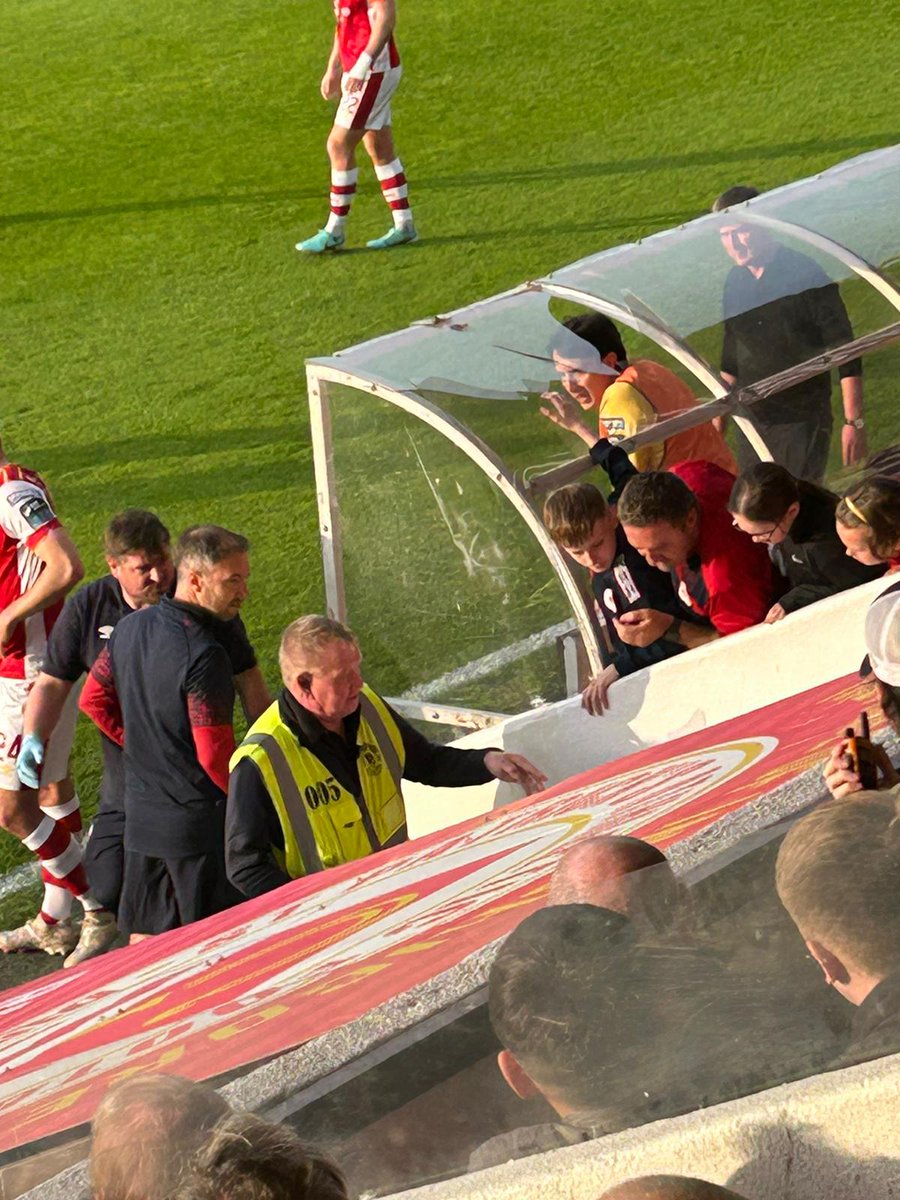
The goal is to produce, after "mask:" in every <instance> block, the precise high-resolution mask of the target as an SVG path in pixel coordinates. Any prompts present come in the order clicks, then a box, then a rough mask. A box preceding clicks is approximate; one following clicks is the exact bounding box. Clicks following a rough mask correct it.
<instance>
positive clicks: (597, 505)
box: [543, 439, 702, 716]
mask: <svg viewBox="0 0 900 1200" xmlns="http://www.w3.org/2000/svg"><path fill="white" fill-rule="evenodd" d="M592 457H593V458H594V461H595V462H597V463H598V465H601V466H603V468H604V470H605V471H606V472H607V474H608V475H609V478H610V482H611V483H612V485H613V487H614V489H616V490H615V491H614V492H613V494H612V496H611V497H610V501H611V502H612V505H613V506H611V504H610V503H607V501H606V500H605V499H604V497H603V494H602V493H601V492H600V490H599V489H598V488H596V487H594V485H593V484H591V483H571V484H568V485H567V486H566V487H562V488H559V489H558V490H557V491H555V492H553V493H552V494H551V495H550V496H549V497H548V498H547V502H546V503H545V505H544V514H543V516H544V524H545V525H546V526H547V530H548V532H549V533H550V536H551V537H552V538H553V540H554V541H555V542H556V544H557V545H558V546H561V547H562V548H563V549H564V550H565V552H566V553H567V554H568V555H569V557H570V558H572V559H574V561H575V562H577V563H578V564H579V565H580V566H583V567H587V568H588V570H589V571H590V572H591V587H592V590H593V593H594V603H595V605H596V608H597V611H598V614H599V615H600V617H601V618H602V620H603V622H604V623H605V625H606V629H607V632H608V634H609V638H610V641H611V643H612V657H611V661H610V663H609V665H608V666H607V667H606V668H605V669H604V670H603V671H601V672H600V674H599V675H597V676H596V677H595V678H594V679H592V680H591V681H590V683H589V684H588V685H587V687H586V688H585V689H584V692H583V693H582V697H581V703H582V705H583V707H584V708H585V709H587V711H588V712H589V713H591V714H592V715H594V716H601V715H602V713H603V710H604V709H605V708H608V707H609V697H608V692H609V688H610V685H611V684H613V683H615V681H616V680H617V679H620V678H621V677H622V676H623V675H629V674H631V673H632V672H634V671H639V670H640V669H641V667H649V666H650V665H651V664H652V663H656V662H661V661H662V660H663V659H664V658H671V657H672V655H673V654H680V653H681V651H682V650H684V649H685V647H684V646H683V645H682V644H680V643H679V642H677V641H674V640H672V639H671V637H670V636H669V635H670V634H671V632H672V631H671V630H667V631H666V634H664V635H663V636H662V637H661V638H658V639H657V640H656V641H655V642H651V643H650V644H649V645H646V646H637V645H633V644H629V643H628V642H626V641H625V640H624V639H623V637H622V630H623V629H625V632H626V637H627V636H628V631H627V625H628V622H627V620H626V621H623V620H622V618H623V615H624V614H626V613H633V612H637V611H638V610H642V609H654V610H656V611H658V612H666V613H671V614H672V615H673V616H674V617H675V621H674V622H673V625H672V630H677V629H678V627H679V624H680V623H681V622H685V621H686V622H690V623H702V622H699V620H698V618H697V617H696V616H695V615H694V614H692V613H691V612H690V610H689V609H687V608H685V606H684V605H683V604H681V602H680V601H679V599H678V597H677V596H676V594H675V591H674V588H673V586H672V577H671V576H670V574H669V573H668V572H667V571H659V570H657V569H656V568H655V567H651V566H650V564H649V563H647V562H646V561H645V560H644V559H643V558H642V557H641V555H640V554H639V553H638V552H637V550H635V549H634V548H633V547H632V546H631V545H630V544H629V543H628V540H627V539H626V537H625V534H624V532H623V530H622V527H621V525H620V524H619V521H618V518H617V516H616V511H615V507H614V501H615V500H616V499H617V498H618V489H619V488H620V487H621V486H623V485H624V484H625V483H626V482H627V480H628V479H629V478H630V477H631V476H632V475H634V474H636V472H635V470H634V467H633V466H632V465H631V463H630V461H629V459H628V456H627V455H626V454H625V452H624V450H619V449H618V447H616V446H612V445H610V443H609V441H608V440H607V439H601V440H600V442H598V443H597V444H596V446H595V447H594V448H593V452H592Z"/></svg>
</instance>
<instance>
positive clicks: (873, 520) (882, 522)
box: [835, 475, 900, 567]
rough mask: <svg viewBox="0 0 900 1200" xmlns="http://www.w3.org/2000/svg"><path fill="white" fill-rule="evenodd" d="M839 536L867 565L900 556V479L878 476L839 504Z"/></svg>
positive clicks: (863, 483) (868, 480)
mask: <svg viewBox="0 0 900 1200" xmlns="http://www.w3.org/2000/svg"><path fill="white" fill-rule="evenodd" d="M835 517H836V519H837V533H838V537H839V538H840V539H841V541H842V542H843V543H844V548H845V549H846V551H847V553H848V554H849V556H850V557H851V558H855V559H856V561H857V562H861V563H865V565H866V566H867V567H874V566H877V565H878V563H884V562H889V561H890V560H891V559H896V558H900V479H893V478H892V477H891V476H889V475H874V476H872V477H871V478H870V479H866V480H864V481H863V482H862V483H860V484H858V485H857V486H856V487H855V488H853V490H852V491H850V492H848V493H847V495H846V496H844V498H843V500H841V501H840V502H839V503H838V506H837V511H836V513H835Z"/></svg>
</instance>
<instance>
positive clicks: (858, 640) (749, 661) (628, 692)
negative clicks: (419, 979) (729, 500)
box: [403, 579, 888, 837]
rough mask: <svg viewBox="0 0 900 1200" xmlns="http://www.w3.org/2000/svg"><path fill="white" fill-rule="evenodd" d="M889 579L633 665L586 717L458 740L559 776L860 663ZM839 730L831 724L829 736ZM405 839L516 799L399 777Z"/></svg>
mask: <svg viewBox="0 0 900 1200" xmlns="http://www.w3.org/2000/svg"><path fill="white" fill-rule="evenodd" d="M887 586H888V583H887V582H886V581H885V580H884V579H879V580H876V581H875V582H873V583H870V584H864V585H863V586H862V587H859V588H854V589H853V590H852V591H849V592H842V593H840V594H839V595H837V596H832V597H830V598H829V599H828V600H822V601H819V603H817V604H813V605H811V606H810V607H809V608H805V609H801V610H800V612H797V613H794V614H792V615H791V616H789V617H786V618H785V619H784V620H783V621H779V622H777V623H776V624H774V625H757V626H754V627H753V628H752V629H747V630H745V631H744V632H742V633H736V634H732V635H731V636H730V637H727V638H723V639H721V640H719V641H715V642H710V643H709V644H707V645H706V646H702V647H700V648H699V649H697V650H690V651H687V652H686V653H684V654H681V655H678V656H677V657H676V658H672V659H669V660H668V661H667V662H663V663H658V664H657V665H656V666H654V667H651V668H647V669H645V670H643V671H638V672H637V673H636V674H634V675H629V676H627V677H626V678H625V679H622V680H620V681H619V682H618V683H616V684H614V685H613V688H612V690H611V692H610V700H611V706H610V709H609V711H608V712H606V713H605V714H604V715H603V716H602V717H591V716H588V715H587V713H585V712H584V711H583V709H582V708H581V702H580V700H579V698H578V697H573V698H572V699H569V700H563V701H561V702H559V703H558V704H550V705H547V706H546V707H544V708H540V709H535V710H533V711H529V712H525V713H521V714H518V715H516V716H513V717H510V718H508V719H507V720H506V721H503V722H501V723H499V724H497V725H494V726H491V727H490V728H488V729H483V730H478V731H477V732H475V733H470V734H467V735H466V736H465V737H462V738H459V739H458V740H457V741H455V742H454V743H453V744H454V745H456V746H498V747H501V748H503V749H504V750H512V751H515V752H517V753H519V754H524V755H526V756H527V757H528V758H530V759H532V760H533V761H534V762H535V763H536V764H537V765H538V766H539V767H541V769H542V770H543V771H544V772H546V774H547V775H548V776H549V778H550V783H551V784H553V783H558V782H560V781H561V780H563V779H566V778H568V777H569V776H571V775H575V774H578V773H579V772H581V771H587V770H590V769H591V768H592V767H597V766H600V765H601V764H603V763H607V762H611V761H613V760H615V759H618V758H622V757H623V756H624V755H626V754H630V753H632V752H634V751H635V750H640V749H642V748H643V747H644V746H652V745H658V744H660V743H661V742H667V741H671V740H672V739H673V738H676V737H679V736H680V735H682V734H687V733H693V732H694V731H696V730H698V729H705V728H707V727H708V726H710V725H716V724H718V723H719V722H721V721H727V720H729V719H730V718H732V717H737V716H740V715H741V714H742V713H746V712H751V711H753V710H754V709H757V708H763V707H764V706H766V705H768V704H773V703H775V702H776V701H778V700H783V699H785V698H786V697H788V696H793V695H796V694H798V693H800V692H804V691H806V690H807V689H809V688H814V687H818V686H819V685H820V684H823V683H827V682H828V681H830V680H832V679H838V678H840V677H841V676H843V675H847V674H850V673H851V672H854V671H857V670H858V669H859V666H860V663H861V662H862V659H863V657H864V655H865V643H864V640H863V623H864V618H865V612H866V609H867V608H868V606H869V604H870V603H871V602H872V600H873V599H874V598H875V597H876V596H878V595H879V594H880V593H881V592H882V591H884V589H885V588H886V587H887ZM838 732H839V731H837V730H836V731H835V733H836V734H837V733H838ZM403 791H404V795H405V797H406V801H407V810H408V816H409V829H410V834H411V836H413V837H420V836H422V835H423V834H426V833H431V832H433V831H434V830H437V829H443V828H445V827H446V826H448V825H451V824H454V823H455V822H457V821H462V820H465V819H466V818H467V817H474V816H478V815H480V814H482V813H485V812H488V811H490V809H491V808H493V807H496V806H498V805H501V804H506V803H508V802H509V801H510V800H513V799H516V798H517V797H518V796H519V795H520V794H521V793H520V792H519V791H518V790H517V789H515V788H513V787H512V786H511V785H509V784H493V785H491V786H483V787H477V788H452V789H449V788H429V787H425V786H424V785H421V784H412V783H404V785H403Z"/></svg>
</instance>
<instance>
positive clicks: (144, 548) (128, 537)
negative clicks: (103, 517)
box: [103, 508, 170, 558]
mask: <svg viewBox="0 0 900 1200" xmlns="http://www.w3.org/2000/svg"><path fill="white" fill-rule="evenodd" d="M169 541H170V538H169V531H168V529H166V527H165V525H163V523H162V521H161V520H160V519H159V517H158V516H157V515H156V513H152V512H147V510H146V509H144V508H126V509H125V511H124V512H120V513H116V515H115V516H114V517H113V518H112V519H111V520H110V522H109V524H108V525H107V526H106V529H105V530H104V533H103V548H104V550H105V551H106V555H107V557H108V558H124V557H125V555H126V554H140V553H142V552H143V553H145V554H152V555H160V554H165V553H166V551H167V550H168V549H169Z"/></svg>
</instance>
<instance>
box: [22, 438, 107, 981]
mask: <svg viewBox="0 0 900 1200" xmlns="http://www.w3.org/2000/svg"><path fill="white" fill-rule="evenodd" d="M83 574H84V569H83V567H82V565H81V559H80V558H79V556H78V551H77V549H76V548H75V545H74V544H73V542H72V539H71V538H70V537H69V535H68V533H66V531H65V529H63V527H62V525H61V524H60V522H59V519H58V518H57V516H56V513H55V512H54V510H53V502H52V500H51V499H50V494H49V492H48V490H47V486H46V484H45V483H44V481H43V480H42V479H41V477H40V475H38V474H37V473H36V472H34V471H29V470H28V469H27V468H26V467H20V466H17V465H16V464H15V463H11V462H10V461H9V459H8V458H7V457H6V456H5V455H4V454H3V449H2V446H0V827H2V828H3V829H5V830H6V831H7V832H8V833H11V834H12V835H13V836H14V837H17V838H18V839H19V840H20V841H21V842H23V843H24V845H25V846H27V848H28V849H29V850H31V851H32V852H33V853H35V854H36V855H37V856H38V859H39V861H40V864H41V877H42V879H43V881H44V896H43V900H42V902H41V911H40V912H39V913H38V915H37V916H36V917H34V918H33V919H32V920H30V921H28V922H26V923H25V925H23V926H22V927H21V928H19V929H13V930H9V931H6V932H2V933H0V952H3V953H8V952H10V951H15V950H44V951H46V953H48V954H65V955H68V957H67V959H66V965H67V966H72V965H74V964H75V963H78V962H81V961H82V960H83V959H84V958H89V957H91V955H93V954H96V953H99V952H100V951H101V950H103V949H106V948H107V946H108V945H109V943H110V941H111V940H112V939H114V938H115V936H116V926H115V921H114V919H113V917H112V914H111V913H107V912H105V911H104V910H103V908H102V907H101V905H100V904H99V903H98V902H97V900H96V898H95V897H94V896H93V895H92V893H91V892H90V890H89V889H88V882H87V876H86V875H85V871H84V866H83V864H82V853H81V846H80V845H79V843H78V841H77V840H76V839H75V838H74V837H73V836H72V834H73V833H74V832H77V831H78V830H80V829H81V816H80V813H79V811H78V797H77V796H76V795H75V792H74V788H73V787H72V783H71V780H70V779H69V769H68V767H69V751H70V749H71V746H72V735H73V732H74V728H75V715H76V709H75V706H74V702H73V703H72V704H71V705H70V706H69V708H68V710H67V711H66V712H65V713H64V715H63V717H62V719H61V720H60V722H59V725H58V726H57V729H56V730H55V732H54V736H53V737H52V738H51V739H50V741H49V742H48V744H47V752H46V755H45V757H44V760H43V768H42V773H41V787H40V789H39V790H38V791H33V790H31V789H29V788H23V787H22V785H21V783H20V782H19V778H18V776H17V774H16V759H17V757H18V754H19V750H20V747H21V745H22V727H23V721H24V711H25V701H26V699H27V698H28V693H29V692H30V690H31V688H32V686H33V684H34V681H35V679H36V678H37V676H38V674H39V672H40V670H41V665H42V662H43V658H44V654H45V653H46V650H47V638H48V637H49V635H50V631H51V629H52V628H53V625H54V623H55V622H56V619H57V617H58V616H59V613H60V610H61V609H62V603H63V597H64V596H65V594H66V592H68V591H70V590H71V588H73V587H74V586H75V584H76V583H78V581H79V580H80V579H81V577H82V575H83ZM73 897H77V898H78V899H79V900H80V901H81V903H82V906H83V907H84V912H85V921H84V925H83V927H82V934H81V939H82V941H81V945H78V946H77V945H76V943H78V941H79V934H78V931H77V930H76V929H75V928H74V927H73V925H72V921H71V910H72V899H73Z"/></svg>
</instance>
